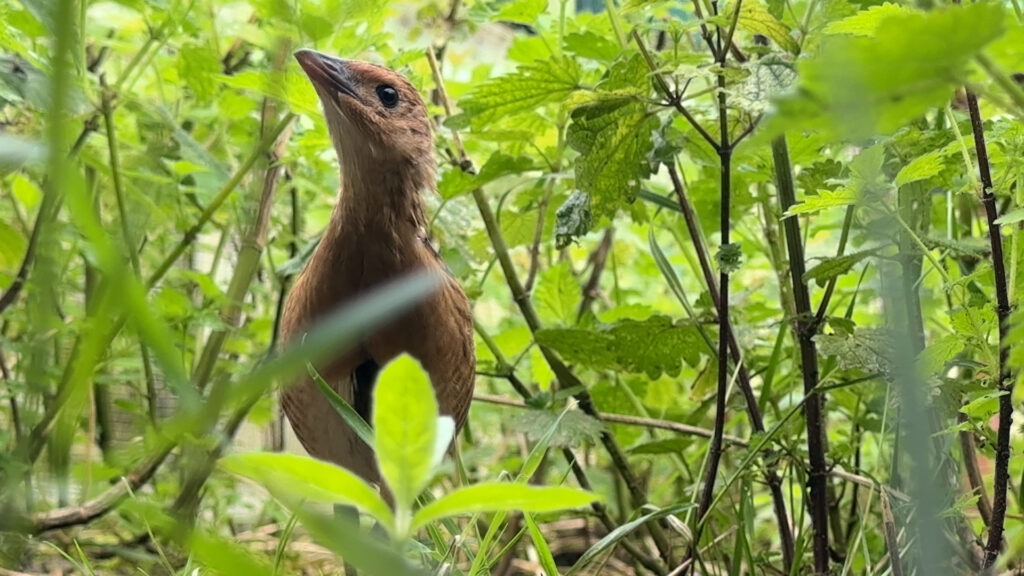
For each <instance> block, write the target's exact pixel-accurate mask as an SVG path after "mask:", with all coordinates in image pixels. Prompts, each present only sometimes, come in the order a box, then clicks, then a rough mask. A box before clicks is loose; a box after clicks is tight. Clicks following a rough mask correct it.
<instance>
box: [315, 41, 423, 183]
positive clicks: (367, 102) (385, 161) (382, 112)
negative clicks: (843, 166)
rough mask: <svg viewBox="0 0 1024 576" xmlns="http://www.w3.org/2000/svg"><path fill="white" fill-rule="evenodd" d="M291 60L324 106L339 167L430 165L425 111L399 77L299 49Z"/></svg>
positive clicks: (359, 64) (391, 73)
mask: <svg viewBox="0 0 1024 576" xmlns="http://www.w3.org/2000/svg"><path fill="white" fill-rule="evenodd" d="M295 58H296V60H298V61H299V65H301V66H302V69H303V70H304V71H305V72H306V76H308V77H309V80H310V82H312V84H313V87H314V88H315V89H316V93H317V95H318V96H319V97H320V101H321V102H322V103H323V107H324V115H325V117H326V119H327V127H328V130H329V131H330V134H331V140H332V141H333V143H334V147H335V149H336V150H337V152H338V156H339V158H340V160H341V162H342V165H343V167H345V168H348V169H351V168H352V167H353V166H360V165H361V166H367V165H373V166H378V167H381V168H385V169H388V168H390V169H392V170H395V169H401V168H402V167H404V166H409V165H420V166H430V167H432V166H433V164H434V162H433V157H432V154H433V138H432V136H431V132H430V121H429V120H428V118H427V107H426V105H425V104H424V103H423V99H422V98H421V97H420V95H419V92H417V91H416V88H414V87H413V86H412V84H410V83H409V81H408V80H406V79H405V78H404V77H403V76H402V75H401V74H398V73H397V72H394V71H392V70H389V69H387V68H384V67H382V66H377V65H375V64H370V63H369V62H360V61H357V60H342V59H339V58H334V57H331V56H328V55H326V54H321V53H320V52H316V51H313V50H299V51H298V52H296V53H295ZM431 169H432V168H431Z"/></svg>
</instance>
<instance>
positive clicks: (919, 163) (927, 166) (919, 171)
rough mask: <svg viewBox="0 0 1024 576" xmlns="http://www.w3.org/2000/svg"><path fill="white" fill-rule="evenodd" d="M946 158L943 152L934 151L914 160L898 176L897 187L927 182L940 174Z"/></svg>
mask: <svg viewBox="0 0 1024 576" xmlns="http://www.w3.org/2000/svg"><path fill="white" fill-rule="evenodd" d="M944 157H945V154H944V153H943V151H942V150H933V151H932V152H928V153H927V154H922V155H921V156H918V157H917V158H914V159H913V160H911V161H910V163H909V164H907V165H906V166H904V167H903V168H901V169H900V171H899V173H898V174H896V181H895V182H896V186H903V185H904V184H910V183H911V182H918V181H920V180H927V179H929V178H931V177H932V176H935V175H937V174H939V173H940V172H942V169H943V167H944Z"/></svg>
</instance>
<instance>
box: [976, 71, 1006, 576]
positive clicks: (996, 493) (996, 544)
mask: <svg viewBox="0 0 1024 576" xmlns="http://www.w3.org/2000/svg"><path fill="white" fill-rule="evenodd" d="M966 92H967V110H968V112H969V114H970V116H971V130H972V131H973V132H974V148H975V150H976V151H977V154H978V174H979V176H980V178H981V186H982V188H981V203H982V204H983V205H984V206H985V218H986V219H987V220H988V238H989V244H990V245H991V247H992V272H993V274H994V275H995V286H996V317H997V318H998V319H999V381H998V382H997V383H996V386H997V388H998V389H999V391H1000V392H1002V395H1001V396H1000V397H999V430H998V432H997V433H996V465H995V479H994V480H993V484H992V521H991V523H990V524H989V532H988V541H987V542H986V543H985V562H984V566H985V568H990V567H991V566H992V565H993V564H995V562H996V558H997V557H998V556H999V551H1000V550H1001V549H1002V545H1003V529H1004V523H1005V521H1006V507H1007V500H1006V491H1007V487H1008V484H1009V481H1010V470H1009V467H1010V431H1011V426H1012V424H1013V374H1012V373H1011V371H1010V346H1009V342H1008V336H1009V331H1010V299H1009V295H1008V290H1007V284H1006V266H1005V264H1004V262H1003V239H1002V235H1001V234H1000V226H999V224H998V222H996V220H997V219H998V218H999V209H998V208H997V207H996V197H995V195H994V194H993V193H992V171H991V169H990V167H989V161H988V148H987V146H986V144H985V127H984V126H983V125H982V119H981V110H980V109H979V108H978V97H977V96H975V94H974V93H973V92H972V91H971V90H967V91H966Z"/></svg>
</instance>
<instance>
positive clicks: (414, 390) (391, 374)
mask: <svg viewBox="0 0 1024 576" xmlns="http://www.w3.org/2000/svg"><path fill="white" fill-rule="evenodd" d="M374 390H375V391H374V397H373V428H374V431H375V432H376V449H377V461H378V464H379V466H380V473H381V476H382V477H383V478H384V480H385V481H386V482H387V484H388V487H389V488H390V489H391V492H392V494H394V496H395V503H396V505H397V506H398V507H399V508H401V507H403V506H405V507H406V508H407V509H408V508H411V506H412V503H413V502H414V501H415V500H416V497H417V496H419V494H420V492H422V491H423V489H424V488H426V486H427V482H429V480H430V475H431V455H432V454H433V453H434V445H435V440H436V438H437V418H438V408H437V399H436V398H435V397H434V389H433V388H432V387H431V385H430V378H429V377H428V376H427V374H426V372H424V371H423V368H422V367H421V366H420V363H419V362H417V361H416V360H415V359H414V358H412V357H411V356H409V355H407V354H403V355H401V356H399V357H398V358H395V359H394V360H392V361H391V362H389V363H388V364H387V366H385V367H384V369H383V370H381V373H380V377H379V379H378V381H377V385H376V387H375V389H374Z"/></svg>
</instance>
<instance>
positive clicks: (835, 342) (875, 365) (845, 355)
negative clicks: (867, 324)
mask: <svg viewBox="0 0 1024 576" xmlns="http://www.w3.org/2000/svg"><path fill="white" fill-rule="evenodd" d="M814 341H815V343H817V345H818V350H819V351H820V352H821V354H822V355H824V356H834V357H835V358H836V360H838V361H839V367H840V369H842V370H863V371H865V372H867V373H869V374H870V373H881V374H882V375H883V377H885V376H888V375H889V374H891V373H892V365H891V361H890V357H891V355H892V350H893V343H892V333H891V332H890V331H888V330H885V329H881V328H877V329H863V328H862V329H859V330H857V331H856V332H854V333H853V334H852V335H839V334H818V335H817V336H815V337H814Z"/></svg>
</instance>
